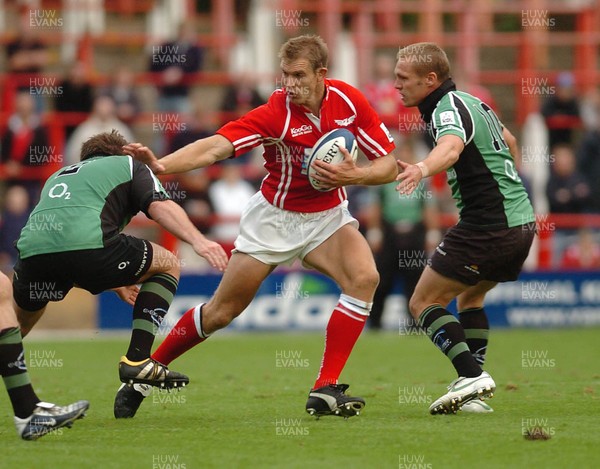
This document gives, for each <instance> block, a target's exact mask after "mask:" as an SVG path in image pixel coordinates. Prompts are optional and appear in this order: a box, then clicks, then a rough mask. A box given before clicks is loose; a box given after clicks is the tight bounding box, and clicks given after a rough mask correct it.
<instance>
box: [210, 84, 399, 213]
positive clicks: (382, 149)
mask: <svg viewBox="0 0 600 469" xmlns="http://www.w3.org/2000/svg"><path fill="white" fill-rule="evenodd" d="M340 127H344V128H346V129H348V130H349V131H350V132H352V133H353V134H354V137H355V138H356V142H357V144H358V146H359V147H360V149H361V150H362V151H363V152H364V153H365V155H366V156H367V157H368V158H369V159H370V160H372V159H375V158H379V157H381V156H385V155H387V154H388V153H390V152H391V151H392V150H393V149H394V143H393V139H392V137H391V136H390V134H389V132H388V130H387V128H386V127H385V125H384V124H383V123H382V122H381V120H380V119H379V117H378V116H377V114H376V113H375V111H374V110H373V108H372V107H371V106H370V105H369V103H368V102H367V100H366V98H365V97H364V96H363V94H362V93H361V92H360V91H358V90H357V89H356V88H354V87H352V86H350V85H348V84H347V83H344V82H343V81H339V80H329V79H326V80H325V98H324V99H323V102H322V104H321V115H320V118H319V117H316V116H315V115H313V114H312V113H311V112H310V111H308V109H306V108H304V107H303V106H298V105H296V104H293V103H292V102H290V100H289V97H288V96H287V93H286V92H285V90H284V89H278V90H275V91H274V92H273V94H272V95H271V97H270V98H269V101H268V102H267V103H266V104H264V105H262V106H259V107H258V108H256V109H254V110H252V111H250V112H248V113H247V114H246V115H244V116H243V117H241V118H240V119H237V120H234V121H232V122H229V123H227V124H225V125H224V126H223V127H221V128H220V129H219V130H218V131H217V133H218V134H220V135H223V136H224V137H225V138H227V139H228V140H229V141H230V142H231V143H232V144H233V146H234V148H235V156H239V155H241V154H243V153H246V152H247V151H249V150H250V149H251V148H254V147H256V146H258V145H260V144H262V145H263V146H264V153H263V157H264V159H265V168H266V169H267V171H268V174H267V176H265V178H264V179H263V181H262V184H261V187H260V190H261V192H262V193H263V195H264V196H265V198H266V199H267V200H268V201H269V202H270V203H271V204H273V205H275V206H276V207H279V208H283V209H285V210H292V211H295V212H319V211H322V210H327V209H329V208H332V207H335V206H336V205H338V204H339V203H340V202H342V201H343V200H346V190H345V189H344V188H343V187H342V188H339V189H335V190H332V191H329V192H320V191H317V190H315V189H313V187H312V186H311V185H310V182H309V181H308V177H307V176H306V170H307V168H306V164H305V163H306V159H307V158H308V155H309V154H310V151H311V149H312V147H313V146H314V145H315V143H316V142H317V140H318V139H319V138H320V137H321V136H322V135H323V134H325V133H327V132H329V131H331V130H333V129H337V128H340Z"/></svg>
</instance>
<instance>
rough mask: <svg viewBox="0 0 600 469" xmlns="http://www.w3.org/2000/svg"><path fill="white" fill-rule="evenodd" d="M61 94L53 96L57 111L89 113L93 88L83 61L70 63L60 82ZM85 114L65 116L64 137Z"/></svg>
mask: <svg viewBox="0 0 600 469" xmlns="http://www.w3.org/2000/svg"><path fill="white" fill-rule="evenodd" d="M60 86H61V88H62V89H61V91H62V93H61V94H57V95H56V97H55V105H54V107H55V109H56V111H58V112H76V113H83V114H89V113H90V111H91V110H92V105H93V101H94V89H93V87H92V85H91V83H90V81H89V79H88V76H87V70H86V66H85V64H84V63H83V62H75V63H73V64H72V65H71V67H70V69H69V72H68V75H67V77H66V78H65V79H64V80H63V81H62V82H61V83H60ZM86 117H87V116H85V117H84V116H65V117H64V121H65V122H66V125H65V139H67V140H68V139H69V138H70V137H71V135H72V134H73V131H74V130H75V128H76V127H77V126H78V125H79V124H81V123H82V122H83V121H84V120H85V118H86Z"/></svg>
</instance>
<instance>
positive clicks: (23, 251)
mask: <svg viewBox="0 0 600 469" xmlns="http://www.w3.org/2000/svg"><path fill="white" fill-rule="evenodd" d="M126 144H127V142H126V141H125V139H124V138H123V137H122V136H121V135H119V134H118V133H117V132H116V131H114V130H113V132H112V133H102V134H98V135H95V136H93V137H91V138H90V139H88V140H87V141H86V142H85V143H84V144H83V145H82V148H81V161H80V162H79V163H77V164H74V165H71V166H68V167H66V168H63V169H61V170H59V171H57V172H56V173H54V174H53V175H52V176H50V178H49V179H48V180H47V181H46V183H45V185H44V188H43V189H42V192H41V196H40V201H39V203H38V204H37V205H36V207H35V208H34V209H33V212H32V213H31V215H30V216H29V220H28V221H27V224H26V225H25V227H24V228H23V230H22V231H21V235H20V237H19V240H18V241H17V249H18V251H19V257H18V259H17V262H16V265H15V269H14V270H15V275H14V279H13V298H14V301H15V305H16V306H15V310H16V313H17V318H18V320H19V323H20V326H21V331H22V334H23V336H25V335H27V333H28V332H29V331H30V330H31V328H32V327H33V326H34V324H35V323H36V322H37V321H38V320H39V319H40V317H41V316H42V315H43V314H44V311H45V309H46V306H47V304H48V302H49V301H59V300H62V299H63V298H64V297H65V296H66V294H67V293H68V292H69V290H70V289H71V288H73V287H74V286H77V287H80V288H83V289H85V290H87V291H89V292H90V293H92V294H98V293H100V292H102V291H105V290H115V291H116V292H117V294H118V295H119V296H120V297H121V299H123V300H124V301H126V302H127V303H129V304H131V305H132V306H133V330H132V334H131V341H130V345H129V349H128V351H127V353H126V354H125V356H123V357H122V358H121V360H120V362H119V378H120V380H121V381H122V382H123V383H124V384H123V386H135V387H136V388H138V387H140V389H141V390H143V391H145V392H149V391H150V388H149V387H148V386H158V387H162V388H173V387H178V386H182V385H185V384H187V383H188V382H189V380H188V378H187V376H184V375H182V374H180V373H177V372H174V371H170V370H169V369H168V368H167V367H166V366H164V365H162V364H161V363H159V362H157V361H156V360H153V359H152V358H151V357H150V352H151V348H152V343H153V341H154V336H155V334H156V332H157V331H158V328H159V327H160V325H161V322H162V320H163V318H164V316H165V314H166V313H167V310H168V309H169V305H170V304H171V301H172V300H173V296H174V295H175V291H176V290H177V285H178V282H179V273H180V271H179V261H178V259H177V257H176V256H175V255H174V254H173V253H171V252H170V251H168V250H167V249H165V248H163V247H161V246H159V245H157V244H155V243H152V242H150V241H147V240H144V239H139V238H136V237H133V236H128V235H125V234H123V233H121V231H122V230H123V228H125V226H126V225H127V224H128V223H129V221H130V220H131V218H132V217H133V216H134V215H135V214H136V213H138V212H139V211H142V212H144V213H145V214H146V216H148V217H149V218H152V219H154V221H156V222H157V223H158V224H159V225H160V226H161V227H163V228H164V229H166V230H167V231H169V232H171V233H172V234H173V235H175V236H176V237H178V238H179V239H181V240H182V241H185V242H187V243H189V244H191V246H192V247H193V249H194V251H195V252H196V253H197V254H198V255H200V256H202V257H204V258H205V259H206V260H207V261H208V262H209V263H210V264H211V265H212V266H213V267H215V268H218V269H219V270H221V271H222V270H224V269H225V266H226V264H227V255H226V254H225V251H224V250H223V248H222V247H221V246H220V245H219V244H217V243H215V242H213V241H210V240H208V239H207V238H205V237H204V236H203V235H202V234H201V233H200V232H199V231H198V230H197V229H196V228H195V226H194V225H193V224H192V222H191V221H190V219H189V218H188V216H187V215H186V213H185V212H184V211H183V209H182V208H181V207H180V206H179V205H177V204H176V203H175V202H173V201H172V200H170V199H169V197H168V194H167V193H166V192H165V190H164V188H163V187H162V185H161V183H160V181H159V180H158V179H157V178H156V176H154V174H153V173H152V171H150V169H149V168H148V167H147V166H146V165H144V164H143V163H140V162H139V161H135V160H134V159H133V158H131V157H130V156H127V155H124V154H123V151H122V148H123V146H124V145H126ZM137 284H141V288H138V287H137V286H136V285H137Z"/></svg>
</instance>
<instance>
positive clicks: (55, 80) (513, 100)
mask: <svg viewBox="0 0 600 469" xmlns="http://www.w3.org/2000/svg"><path fill="white" fill-rule="evenodd" d="M308 33H311V34H312V33H316V34H319V35H321V36H322V37H323V38H324V39H325V41H326V42H327V44H328V46H329V51H330V64H329V76H330V77H332V78H338V79H342V80H344V81H347V82H349V83H350V84H352V85H354V86H356V87H358V88H359V89H360V90H361V91H363V93H364V94H365V95H366V96H367V98H368V99H369V101H370V102H371V103H372V105H373V106H374V108H375V109H376V110H377V112H378V113H379V115H380V116H381V118H382V120H383V121H384V122H385V124H386V125H387V126H388V128H389V129H390V131H391V132H392V133H393V135H394V137H395V140H396V143H397V147H398V148H397V151H396V154H397V156H398V157H400V158H402V159H403V160H406V161H412V162H417V161H418V160H420V159H422V158H424V157H425V156H426V155H427V152H428V150H429V148H430V147H431V141H430V140H429V139H428V137H427V135H426V132H425V130H426V129H425V126H424V124H423V123H422V122H421V120H420V117H419V116H418V114H417V113H416V111H415V110H414V109H406V108H404V107H403V106H402V103H401V101H400V99H399V97H398V94H397V92H396V90H395V89H394V87H393V82H394V77H393V68H394V65H395V54H396V52H397V50H398V48H399V47H400V46H406V45H408V44H411V43H414V42H419V41H434V42H437V43H439V44H440V45H441V46H442V47H443V48H444V49H445V50H446V51H447V53H448V55H449V58H450V60H451V64H452V77H453V79H454V80H455V82H456V83H457V85H458V88H459V89H462V90H465V91H467V92H470V93H472V94H474V95H476V96H478V97H480V98H481V99H482V100H484V101H485V102H487V103H488V104H489V105H490V106H491V107H492V108H493V109H494V110H495V112H496V113H497V114H498V115H499V117H500V119H501V120H502V122H503V123H504V125H506V126H507V127H508V128H509V129H510V130H511V131H512V132H513V133H514V134H515V135H516V136H517V138H518V140H519V143H520V155H519V156H518V158H516V161H515V163H516V168H517V170H518V172H519V175H520V177H521V179H522V180H523V181H524V183H525V186H526V188H527V190H528V192H529V194H530V197H531V199H532V201H533V203H534V207H535V211H536V214H537V219H538V230H539V236H538V238H537V240H536V243H535V245H534V247H533V249H532V252H531V255H530V257H529V259H528V260H527V263H526V267H525V272H524V274H523V275H522V278H521V280H520V281H519V282H515V283H513V284H508V285H501V286H500V287H498V288H497V289H496V290H494V291H493V292H492V293H491V294H490V296H489V301H488V310H489V311H490V316H491V320H492V323H493V324H496V325H500V326H527V327H540V326H544V327H546V326H569V325H598V324H600V184H599V183H598V181H600V88H599V85H600V72H599V70H598V65H599V47H598V46H599V44H600V0H562V1H551V0H528V1H521V0H504V1H495V0H478V1H466V0H444V1H442V0H418V1H416V0H371V1H355V0H219V1H208V0H170V1H168V0H13V1H10V0H0V44H1V45H2V53H1V54H0V137H1V141H0V142H1V143H0V145H1V146H0V269H1V270H3V271H5V272H6V273H8V274H9V275H10V274H11V273H12V265H13V263H14V260H15V256H16V251H15V249H14V247H13V242H14V240H15V239H16V238H17V237H18V235H19V233H20V230H21V228H22V227H23V225H24V224H25V221H26V220H27V217H28V215H29V213H30V210H31V208H32V207H33V206H34V205H35V203H36V201H37V196H38V193H39V190H40V188H41V185H42V184H43V181H44V180H45V179H46V178H47V177H48V176H49V175H50V174H52V173H53V172H54V171H56V170H57V169H58V168H60V167H62V166H65V165H68V164H72V163H74V162H76V161H78V151H79V147H80V145H81V143H82V142H83V141H84V140H85V139H86V138H88V137H89V136H91V135H93V134H96V133H98V132H103V131H107V130H110V129H112V128H116V129H118V130H119V131H120V132H121V133H122V134H123V135H124V136H125V138H126V139H128V140H130V141H140V142H143V143H145V144H147V145H149V146H150V147H151V148H153V149H154V151H155V153H156V154H157V155H164V154H167V153H169V152H172V151H174V150H176V149H178V148H180V147H182V146H184V145H186V144H188V143H190V142H193V141H194V140H196V139H198V138H203V137H206V136H208V135H211V134H213V133H214V131H215V130H216V129H217V128H219V127H220V126H221V125H223V124H224V123H226V122H227V121H229V120H231V119H234V118H236V117H238V116H240V115H242V114H244V113H245V112H247V111H248V110H250V109H252V108H254V107H256V106H259V105H261V104H262V103H264V102H266V100H267V99H268V97H269V95H270V93H271V92H272V91H273V90H274V89H276V88H278V87H280V85H281V79H280V75H279V72H278V66H279V61H278V59H277V51H278V49H279V47H280V45H281V44H282V43H283V42H284V41H285V40H286V39H287V38H289V37H292V36H296V35H300V34H308ZM263 176H264V170H263V167H262V157H261V151H260V148H259V149H257V150H256V151H253V152H251V153H249V154H247V155H244V156H243V157H240V158H237V159H236V160H228V161H227V162H225V163H222V164H219V165H215V166H214V167H211V168H207V169H205V170H196V171H194V172H191V173H188V174H185V175H180V176H177V177H175V176H172V177H166V178H161V179H162V181H163V185H164V186H165V189H166V190H167V192H169V194H170V195H171V197H172V198H173V199H174V200H175V201H177V202H178V203H180V204H181V205H182V206H183V207H184V208H185V210H186V211H187V213H188V214H189V216H190V217H191V218H192V220H193V221H194V223H195V224H196V226H197V227H198V228H199V229H200V230H201V231H202V232H204V233H206V234H207V235H208V236H210V237H211V238H213V239H215V240H217V241H219V242H221V243H222V244H223V246H224V247H226V249H227V250H229V249H231V248H232V246H233V240H234V239H235V237H236V235H237V231H238V221H239V216H240V213H241V209H242V208H243V206H244V204H245V202H246V201H247V200H248V199H249V198H250V197H251V195H252V194H253V193H254V192H255V191H256V190H257V188H258V187H259V185H260V181H261V179H262V177H263ZM393 187H394V186H393V185H389V186H382V187H377V188H369V189H367V188H359V187H355V188H351V189H350V190H349V191H348V192H349V198H350V204H351V211H352V212H353V214H354V216H356V217H357V218H358V219H359V220H360V222H361V230H362V231H363V232H364V234H365V236H366V237H367V240H368V241H369V243H370V245H371V247H372V249H373V252H374V255H375V258H376V260H377V264H378V267H379V270H380V272H381V277H382V282H381V285H380V288H379V290H378V293H377V296H376V298H375V307H374V311H373V316H372V318H371V324H370V326H371V328H372V329H380V328H381V329H391V330H399V331H402V330H404V329H407V328H410V327H411V323H410V320H409V319H408V316H407V314H406V296H407V294H408V295H409V294H410V292H411V290H412V288H414V283H415V282H416V279H417V278H418V276H419V274H420V272H421V271H422V269H423V268H424V267H425V266H426V265H427V262H428V261H427V257H428V255H429V253H430V252H431V250H432V249H434V248H435V246H436V244H437V243H438V242H439V239H440V236H441V235H442V233H443V231H444V230H445V229H446V228H447V227H448V226H450V225H452V224H453V223H455V222H456V219H457V215H456V209H455V204H454V202H453V201H452V200H451V199H450V194H449V190H448V189H447V186H446V182H445V175H443V174H441V175H438V176H436V177H434V178H431V179H430V180H428V181H427V185H424V186H423V187H422V188H421V190H420V191H419V192H416V193H415V194H414V195H413V196H411V197H404V198H402V197H400V196H399V195H398V194H397V193H396V192H395V191H394V190H393ZM282 223H283V224H284V223H285V221H282ZM282 230H285V226H282ZM127 231H128V232H129V233H132V234H134V235H136V236H140V237H145V238H147V239H151V240H153V241H157V242H159V243H162V244H163V245H165V246H166V247H168V248H169V249H171V250H172V251H173V252H175V253H176V254H177V255H178V257H179V258H180V260H181V266H182V270H183V272H184V275H183V278H182V281H181V284H180V289H179V292H178V295H177V296H176V300H175V301H174V303H173V305H172V307H171V310H170V312H169V316H168V317H167V318H168V320H167V321H165V323H164V327H165V328H168V327H169V326H170V324H172V323H173V321H176V319H177V317H178V316H179V315H180V314H181V313H182V312H183V311H185V309H186V308H187V307H189V306H191V305H195V304H197V303H198V302H199V301H201V300H203V299H206V298H208V297H210V295H211V294H212V293H213V291H214V289H215V288H216V285H217V284H218V280H219V278H220V276H219V275H218V274H217V273H216V272H213V271H211V269H210V268H209V267H208V266H207V265H206V264H205V263H204V262H203V261H202V259H199V258H197V257H196V256H194V255H193V253H192V252H191V249H189V247H188V246H185V245H183V244H180V243H178V242H177V241H176V240H175V239H174V238H173V237H172V236H170V235H169V234H168V233H165V232H163V231H160V230H159V229H158V228H157V226H156V225H155V224H154V223H153V222H151V221H149V220H147V219H146V218H145V217H144V216H143V215H142V216H138V217H136V218H135V219H134V221H133V223H132V224H131V225H130V227H128V229H127ZM498 254H499V255H502V253H498ZM337 295H338V291H337V289H336V286H335V285H334V284H333V283H332V282H330V281H329V280H328V279H326V278H324V277H322V276H320V275H318V274H316V273H314V272H310V271H306V270H304V269H303V268H302V267H301V266H300V264H296V265H294V266H292V267H291V268H287V267H286V268H282V267H280V268H279V269H278V270H277V271H276V273H275V274H273V275H272V276H271V278H269V279H268V280H267V282H265V285H264V287H263V288H262V289H261V291H260V292H259V295H258V296H257V299H256V300H255V301H254V302H253V303H252V305H251V306H250V307H249V308H248V311H246V313H245V314H244V315H242V316H241V317H240V318H238V319H237V320H236V321H235V322H234V324H233V325H232V327H233V329H236V328H237V329H277V330H280V329H285V330H288V329H298V328H300V329H320V328H322V327H323V326H324V324H325V323H326V321H327V319H328V316H329V314H330V312H331V309H332V307H333V306H334V305H335V302H336V299H337ZM130 322H131V312H130V309H129V308H128V307H127V306H126V305H124V304H121V303H119V301H118V300H117V298H116V296H115V295H113V294H111V293H105V294H102V295H100V296H99V297H93V296H91V295H89V294H87V293H86V292H83V291H81V290H73V291H72V292H71V293H70V294H69V295H68V296H67V299H66V300H65V301H63V302H61V303H58V304H54V305H52V308H50V310H49V312H48V313H47V314H46V317H45V318H44V319H43V320H42V321H41V322H40V326H39V328H41V329H50V330H55V329H61V330H64V329H69V330H77V331H86V330H89V331H96V330H98V329H103V330H104V329H127V328H129V327H130Z"/></svg>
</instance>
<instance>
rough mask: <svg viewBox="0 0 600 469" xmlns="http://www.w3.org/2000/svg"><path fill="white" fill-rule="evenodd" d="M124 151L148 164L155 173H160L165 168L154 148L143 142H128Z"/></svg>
mask: <svg viewBox="0 0 600 469" xmlns="http://www.w3.org/2000/svg"><path fill="white" fill-rule="evenodd" d="M123 152H124V153H125V154H126V155H129V156H131V157H132V158H135V159H136V160H138V161H141V162H142V163H144V164H146V165H147V166H148V167H149V168H150V169H151V170H152V172H153V173H154V174H160V173H162V172H164V170H165V167H164V166H163V165H162V164H160V162H159V160H158V158H156V155H155V154H154V153H153V152H152V150H150V148H148V147H146V146H144V145H142V144H141V143H128V144H127V145H125V146H124V147H123Z"/></svg>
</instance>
